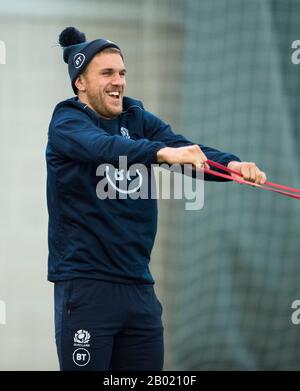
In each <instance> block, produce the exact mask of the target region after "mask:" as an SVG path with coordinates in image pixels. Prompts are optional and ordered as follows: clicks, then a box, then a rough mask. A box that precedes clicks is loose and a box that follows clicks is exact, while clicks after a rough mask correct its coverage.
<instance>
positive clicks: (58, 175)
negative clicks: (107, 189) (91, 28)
mask: <svg viewBox="0 0 300 391" xmlns="http://www.w3.org/2000/svg"><path fill="white" fill-rule="evenodd" d="M59 42H60V44H61V46H62V47H63V48H64V61H65V62H66V63H67V64H68V69H69V75H70V78H71V83H72V88H73V90H74V92H75V94H76V96H75V97H74V98H71V99H68V100H66V101H63V102H61V103H59V104H58V105H57V106H56V107H55V110H54V113H53V117H52V119H51V123H50V126H49V133H48V136H49V137H48V145H47V152H46V157H47V170H48V177H47V201H48V211H49V234H48V235H49V236H48V239H49V263H48V266H49V270H48V279H49V281H52V282H54V283H55V328H56V344H57V351H58V357H59V363H60V368H61V370H162V368H163V353H164V348H163V325H162V320H161V315H162V306H161V304H160V302H159V300H158V299H157V297H156V294H155V291H154V288H153V284H154V280H153V278H152V276H151V273H150V271H149V266H148V264H149V261H150V255H151V250H152V247H153V242H154V238H155V234H156V224H157V221H156V214H157V208H156V200H155V199H151V198H149V197H148V198H138V199H132V198H130V197H125V198H124V197H121V196H120V195H121V191H119V193H120V194H119V196H118V197H115V198H113V197H112V198H110V197H107V198H105V199H100V198H101V197H98V195H97V191H96V188H97V185H98V183H99V180H100V179H101V178H104V177H105V175H107V177H108V175H109V171H107V172H105V173H102V175H100V174H99V173H98V167H99V166H100V165H101V164H104V165H106V167H113V168H114V169H115V174H116V173H117V174H118V175H119V174H120V172H119V171H118V164H119V158H120V157H126V158H127V163H128V165H129V166H130V165H132V164H135V163H140V164H143V165H144V166H145V167H147V169H150V168H151V165H152V164H157V163H163V162H165V163H168V164H184V163H189V164H192V165H193V166H194V167H208V164H207V158H209V159H211V160H214V161H217V162H219V163H221V164H223V165H227V166H228V167H230V168H232V169H234V170H236V171H238V172H240V173H241V174H242V175H243V177H244V178H245V179H248V180H251V181H253V182H256V183H264V182H265V181H266V176H265V174H264V173H263V172H262V171H261V170H259V168H258V167H257V166H256V165H255V164H254V163H246V162H240V159H239V158H237V157H236V156H234V155H232V154H228V153H223V152H220V151H218V150H216V149H213V148H209V147H206V146H203V145H200V146H199V145H195V144H193V143H192V142H190V141H188V140H187V139H185V138H184V137H183V136H180V135H175V134H174V133H173V132H172V130H171V128H170V126H169V125H167V124H166V123H164V122H163V121H162V120H160V119H159V118H157V117H156V116H154V115H153V114H151V113H150V112H148V111H146V110H145V109H144V107H143V105H142V103H141V102H140V101H136V100H134V99H131V98H128V97H125V96H124V93H125V86H126V82H125V75H126V69H125V66H124V61H123V54H122V52H121V50H120V48H119V47H118V46H117V45H116V44H115V43H113V42H111V41H108V40H104V39H97V40H94V41H91V42H86V39H85V36H84V34H83V33H80V32H79V31H78V30H76V29H75V28H73V27H69V28H66V29H65V30H64V31H63V32H62V33H61V34H60V39H59ZM150 172H151V170H149V173H150ZM123 174H124V173H123ZM118 175H116V176H115V178H117V179H120V178H118ZM123 178H124V175H123ZM130 179H131V178H130V176H128V175H127V176H126V180H130ZM206 179H210V180H216V181H217V180H218V178H217V177H213V176H206ZM107 185H108V186H110V184H107ZM116 189H117V190H118V187H116Z"/></svg>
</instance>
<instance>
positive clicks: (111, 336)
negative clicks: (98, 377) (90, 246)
mask: <svg viewBox="0 0 300 391" xmlns="http://www.w3.org/2000/svg"><path fill="white" fill-rule="evenodd" d="M54 292H55V338H56V346H57V352H58V358H59V364H60V369H61V370H95V371H107V370H110V371H121V370H122V371H130V370H132V371H155V370H156V371H157V370H162V368H163V359H164V342H163V324H162V317H161V315H162V306H161V303H160V302H159V300H158V299H157V297H156V294H155V291H154V287H153V285H138V284H135V285H129V284H119V283H112V282H107V281H100V280H93V279H82V278H79V279H74V280H69V281H61V282H57V283H55V288H54Z"/></svg>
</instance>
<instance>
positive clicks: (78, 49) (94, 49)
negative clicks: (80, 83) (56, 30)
mask: <svg viewBox="0 0 300 391" xmlns="http://www.w3.org/2000/svg"><path fill="white" fill-rule="evenodd" d="M59 44H60V46H61V47H62V48H63V49H64V62H66V63H67V64H68V69H69V75H70V79H71V83H72V88H73V91H74V92H75V94H77V88H76V86H75V81H76V79H77V77H78V76H79V75H80V74H81V73H82V72H83V71H84V69H85V68H86V67H87V65H88V64H89V62H90V61H91V60H92V59H93V57H94V56H95V55H96V54H97V53H99V52H101V50H103V49H106V48H116V49H119V50H120V52H121V49H120V48H119V47H118V46H117V45H116V44H115V43H114V42H111V41H109V40H107V39H95V40H94V41H90V42H87V41H86V37H85V34H84V33H82V32H80V31H79V30H77V29H76V28H75V27H67V28H65V29H64V30H63V31H62V32H61V33H60V35H59ZM120 54H121V57H122V58H123V56H122V53H120Z"/></svg>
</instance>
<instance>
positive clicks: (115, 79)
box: [111, 73, 125, 85]
mask: <svg viewBox="0 0 300 391" xmlns="http://www.w3.org/2000/svg"><path fill="white" fill-rule="evenodd" d="M111 83H112V84H113V85H123V84H124V83H125V79H124V76H123V77H122V76H121V75H119V74H118V73H117V74H115V75H114V77H113V78H112V81H111Z"/></svg>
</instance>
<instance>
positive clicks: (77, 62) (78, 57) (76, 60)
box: [73, 53, 85, 69]
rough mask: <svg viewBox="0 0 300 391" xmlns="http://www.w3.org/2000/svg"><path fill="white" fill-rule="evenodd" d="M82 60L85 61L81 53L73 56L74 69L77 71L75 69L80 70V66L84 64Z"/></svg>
mask: <svg viewBox="0 0 300 391" xmlns="http://www.w3.org/2000/svg"><path fill="white" fill-rule="evenodd" d="M84 60H85V55H84V54H83V53H77V54H76V55H75V56H74V59H73V61H74V67H75V68H76V69H77V68H80V67H81V65H82V64H83V63H84Z"/></svg>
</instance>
